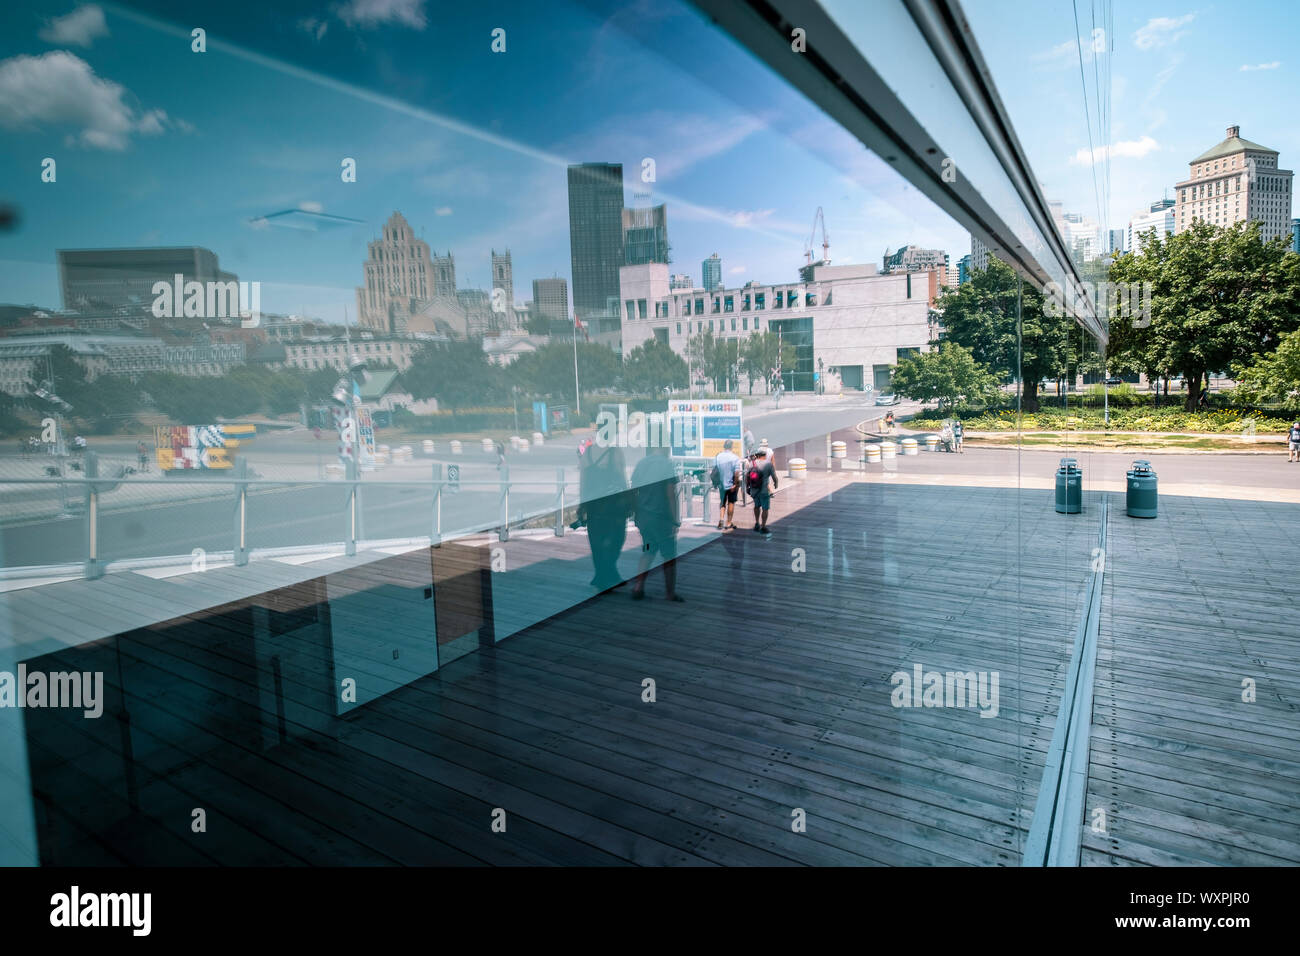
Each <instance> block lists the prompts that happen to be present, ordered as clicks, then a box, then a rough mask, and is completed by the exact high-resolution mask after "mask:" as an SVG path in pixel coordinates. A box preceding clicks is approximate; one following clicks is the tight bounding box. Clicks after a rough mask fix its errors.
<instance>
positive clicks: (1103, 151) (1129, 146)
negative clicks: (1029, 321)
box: [1070, 136, 1160, 166]
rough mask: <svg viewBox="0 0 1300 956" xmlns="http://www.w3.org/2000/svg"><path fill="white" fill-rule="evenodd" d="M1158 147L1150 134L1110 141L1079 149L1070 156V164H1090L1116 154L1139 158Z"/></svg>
mask: <svg viewBox="0 0 1300 956" xmlns="http://www.w3.org/2000/svg"><path fill="white" fill-rule="evenodd" d="M1159 148H1160V144H1159V143H1157V142H1156V141H1155V140H1154V139H1152V138H1151V137H1150V136H1143V137H1142V138H1141V139H1130V140H1125V141H1123V142H1119V143H1111V144H1110V145H1109V146H1098V147H1096V148H1095V149H1086V148H1085V149H1080V150H1079V151H1078V152H1076V153H1075V154H1074V155H1073V156H1071V157H1070V165H1071V166H1092V165H1095V164H1097V163H1100V162H1102V161H1103V160H1105V159H1107V158H1110V159H1114V158H1115V157H1116V156H1122V157H1127V158H1129V159H1141V158H1142V157H1143V156H1145V155H1146V154H1147V153H1150V152H1153V151H1155V150H1157V149H1159Z"/></svg>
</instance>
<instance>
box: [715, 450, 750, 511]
mask: <svg viewBox="0 0 1300 956" xmlns="http://www.w3.org/2000/svg"><path fill="white" fill-rule="evenodd" d="M735 446H736V443H735V442H734V441H732V440H731V439H730V438H728V439H727V440H726V441H724V442H723V443H722V451H720V452H718V454H717V457H716V458H714V459H713V467H714V470H715V471H716V473H717V487H718V491H719V494H720V497H721V500H720V502H719V504H718V530H719V531H735V530H736V493H737V491H738V489H739V485H740V473H741V470H742V467H743V466H742V464H741V460H740V456H739V455H737V454H736V453H735V451H733V450H732V449H734V448H735ZM724 522H725V523H724Z"/></svg>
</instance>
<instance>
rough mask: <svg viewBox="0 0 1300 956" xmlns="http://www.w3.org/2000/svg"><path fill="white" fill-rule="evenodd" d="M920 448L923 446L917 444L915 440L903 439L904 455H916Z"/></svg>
mask: <svg viewBox="0 0 1300 956" xmlns="http://www.w3.org/2000/svg"><path fill="white" fill-rule="evenodd" d="M920 447H921V446H920V445H918V444H917V442H916V439H915V438H904V439H903V454H904V455H915V454H916V453H917V451H918V450H920Z"/></svg>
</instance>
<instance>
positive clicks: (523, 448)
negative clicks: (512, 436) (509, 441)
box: [515, 438, 528, 455]
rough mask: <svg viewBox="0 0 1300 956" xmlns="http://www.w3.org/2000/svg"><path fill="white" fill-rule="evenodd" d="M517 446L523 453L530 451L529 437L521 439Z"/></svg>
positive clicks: (520, 452)
mask: <svg viewBox="0 0 1300 956" xmlns="http://www.w3.org/2000/svg"><path fill="white" fill-rule="evenodd" d="M515 447H516V448H518V449H519V454H521V455H522V454H524V453H526V452H527V451H528V439H527V438H521V439H519V444H518V445H517V446H515Z"/></svg>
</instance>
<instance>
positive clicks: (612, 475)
mask: <svg viewBox="0 0 1300 956" xmlns="http://www.w3.org/2000/svg"><path fill="white" fill-rule="evenodd" d="M581 468H582V471H581V473H580V475H579V485H578V489H579V491H578V497H579V504H578V520H579V521H580V522H582V523H583V524H585V525H586V526H587V541H588V543H589V544H590V545H591V563H592V565H593V566H594V568H595V575H594V576H593V577H592V579H591V585H592V586H593V587H595V588H597V589H598V590H601V591H605V590H608V589H609V588H612V587H617V586H618V585H620V584H622V583H623V578H622V577H621V576H620V575H619V573H618V557H619V554H621V553H622V551H623V543H624V542H625V541H626V540H627V519H628V516H629V515H630V514H631V511H632V502H631V494H630V492H629V491H628V486H627V465H626V463H625V461H624V458H623V451H622V449H620V448H613V447H609V448H602V447H600V446H595V445H593V446H591V447H589V448H588V449H587V450H586V452H585V454H583V455H582V464H581Z"/></svg>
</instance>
